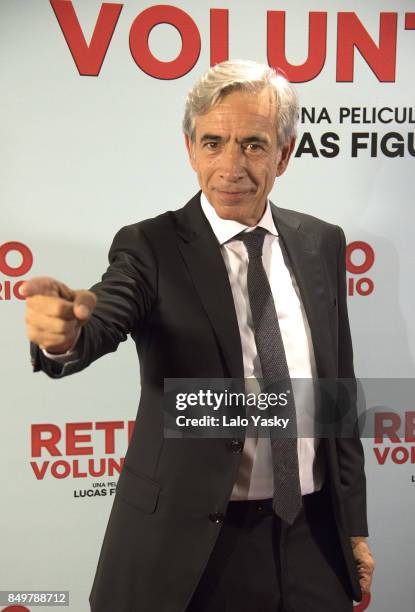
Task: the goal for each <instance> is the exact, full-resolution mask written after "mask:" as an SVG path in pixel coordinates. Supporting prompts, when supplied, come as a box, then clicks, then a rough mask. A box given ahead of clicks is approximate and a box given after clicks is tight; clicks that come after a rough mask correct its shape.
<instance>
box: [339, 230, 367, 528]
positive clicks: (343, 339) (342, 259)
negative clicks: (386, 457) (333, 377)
mask: <svg viewBox="0 0 415 612" xmlns="http://www.w3.org/2000/svg"><path fill="white" fill-rule="evenodd" d="M338 230H339V233H340V248H339V257H338V305H339V306H338V307H339V345H338V346H339V349H338V350H339V354H338V372H339V374H338V375H339V378H340V379H342V378H343V379H347V381H348V386H349V388H350V381H351V382H352V386H353V391H354V392H353V395H352V398H351V400H352V403H353V405H352V409H353V410H354V409H355V406H356V393H355V390H356V384H355V374H354V369H353V348H352V339H351V334H350V326H349V317H348V313H347V290H346V239H345V236H344V232H343V230H342V229H341V228H340V227H339V228H338ZM355 418H357V414H356V413H355ZM336 446H337V456H338V464H339V473H340V483H341V493H342V499H343V507H344V514H345V516H344V519H345V522H346V525H345V527H346V530H347V532H348V535H349V536H366V535H368V527H367V511H366V477H365V471H364V452H363V446H362V442H361V440H360V437H359V431H358V427H357V423H356V427H355V431H354V436H353V437H351V436H349V437H339V438H337V439H336Z"/></svg>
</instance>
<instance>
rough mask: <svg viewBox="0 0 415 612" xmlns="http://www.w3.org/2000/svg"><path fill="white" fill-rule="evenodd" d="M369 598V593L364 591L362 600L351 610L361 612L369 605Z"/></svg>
mask: <svg viewBox="0 0 415 612" xmlns="http://www.w3.org/2000/svg"><path fill="white" fill-rule="evenodd" d="M370 599H371V597H370V593H365V595H363V599H362V601H361V602H360V603H358V604H356V605H355V606H354V607H353V612H363V611H364V610H367V609H368V607H369V605H370Z"/></svg>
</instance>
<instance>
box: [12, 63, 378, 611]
mask: <svg viewBox="0 0 415 612" xmlns="http://www.w3.org/2000/svg"><path fill="white" fill-rule="evenodd" d="M297 114H298V103H297V98H296V95H295V93H294V91H293V89H292V88H291V86H290V84H289V83H288V81H287V80H286V79H285V78H284V77H283V76H281V75H277V74H276V73H275V71H273V70H272V69H270V68H268V67H267V66H263V65H260V64H256V63H253V62H241V61H236V62H224V63H222V64H218V65H217V66H215V67H214V68H212V69H210V70H209V71H208V72H207V73H206V74H205V75H204V76H203V77H202V78H201V79H200V81H199V82H198V83H196V85H195V86H194V87H193V89H192V91H191V92H190V94H189V96H188V99H187V103H186V112H185V119H184V122H183V125H184V132H185V140H186V146H187V149H188V152H189V159H190V163H191V164H192V167H193V169H194V170H195V172H196V173H197V176H198V180H199V184H200V187H201V190H202V191H201V192H200V193H198V194H197V195H196V196H195V197H193V198H192V199H191V200H190V202H188V203H187V204H186V206H184V207H183V208H181V209H179V210H177V211H174V212H166V213H164V214H163V215H160V216H158V217H156V218H154V219H149V220H146V221H142V222H139V223H136V224H134V225H130V226H127V227H124V228H122V229H121V230H120V231H119V232H118V234H117V235H116V236H115V238H114V241H113V244H112V246H111V249H110V253H109V262H110V265H109V268H108V270H107V271H106V273H105V274H104V275H103V278H102V281H101V282H99V283H98V284H96V285H95V286H94V287H92V288H91V290H90V291H89V292H88V291H72V290H71V289H69V288H68V287H66V286H65V285H63V284H62V283H60V282H59V281H56V280H54V279H49V278H37V279H33V280H31V281H29V282H28V283H27V284H26V285H25V287H24V291H25V294H26V296H27V315H26V320H27V326H28V336H29V338H30V340H31V341H32V355H33V363H34V369H35V370H39V369H42V370H43V371H45V372H46V373H47V374H48V375H49V376H52V377H55V378H59V377H61V376H65V375H68V374H72V373H74V372H77V371H79V370H81V369H83V368H85V367H86V366H88V365H89V364H90V363H91V362H92V361H94V360H95V359H97V358H99V357H100V356H101V355H103V354H105V353H108V352H110V351H114V350H115V349H116V348H117V346H118V344H119V342H120V341H123V340H125V339H126V337H127V334H131V335H132V337H133V339H134V341H135V342H136V344H137V352H138V356H139V359H140V364H141V386H142V393H141V400H140V406H139V411H138V420H137V426H136V428H135V431H134V435H133V437H132V440H131V443H130V446H129V449H128V452H127V455H126V459H125V465H124V469H123V471H122V473H121V475H120V479H119V483H118V487H117V495H116V498H115V501H114V505H113V509H112V512H111V516H110V519H109V523H108V528H107V531H106V534H105V538H104V543H103V546H102V550H101V555H100V559H99V563H98V568H97V572H96V576H95V581H94V585H93V588H92V592H91V597H90V601H91V610H92V611H93V612H110V611H111V612H113V611H114V610H116V611H117V612H133V611H137V612H138V611H140V612H184V611H186V612H213V611H214V612H225V611H226V612H233V611H235V612H236V611H238V612H241V611H242V612H243V611H246V612H248V611H252V612H254V611H255V612H258V611H264V612H271V611H272V612H275V611H277V610H284V611H286V612H288V611H291V612H332V611H333V610H336V612H343V611H344V612H346V611H350V610H351V609H352V600H353V598H355V599H360V597H361V589H362V590H363V591H368V590H369V589H370V583H371V575H372V571H373V559H372V557H371V555H370V551H369V549H368V546H367V543H366V536H367V524H366V494H365V476H364V468H363V464H364V461H363V451H362V446H361V443H360V440H359V439H358V438H352V439H330V440H329V439H323V440H319V441H318V440H316V439H313V438H299V439H298V441H297V442H296V447H295V448H294V455H293V454H291V455H287V457H284V456H280V457H276V455H277V454H278V453H277V452H276V451H275V448H276V447H274V446H273V445H274V442H272V443H271V441H270V439H269V438H266V437H264V438H257V439H256V438H254V437H252V438H246V439H239V438H235V439H231V440H225V439H212V438H209V439H172V438H165V437H164V435H163V424H164V423H163V383H164V379H165V378H185V377H186V378H231V377H232V378H252V377H255V378H261V377H264V378H265V372H266V371H267V372H270V373H271V375H272V372H273V369H272V368H273V367H275V368H277V369H276V370H275V372H276V374H275V375H276V376H277V375H280V374H278V372H280V373H281V372H285V371H286V372H287V375H289V376H290V377H292V378H294V377H295V378H313V377H317V376H318V377H320V378H333V379H334V378H353V377H354V372H353V356H352V346H351V339H350V331H349V324H348V317H347V308H346V290H345V268H344V249H345V240H344V234H343V232H342V230H341V229H340V228H339V227H337V226H334V225H331V224H328V223H325V222H323V221H320V220H318V219H315V218H314V217H310V216H308V215H304V214H300V213H296V212H293V211H289V210H284V209H281V208H277V207H276V206H274V205H273V204H271V203H270V202H269V200H268V194H269V192H270V191H271V189H272V187H273V184H274V181H275V178H276V177H279V176H281V175H282V174H283V173H284V172H285V170H286V168H287V165H288V162H289V160H290V156H291V154H292V151H293V148H294V144H295V134H296V132H295V130H296V118H297ZM257 228H259V229H257ZM251 233H252V234H251ZM249 234H251V236H249ZM265 307H266V310H267V313H266V316H265V315H264V314H263V312H262V311H263V310H264V308H265ZM264 326H265V327H264ZM267 326H268V327H267ZM40 347H41V348H40ZM273 347H274V348H273ZM276 355H277V358H275V356H276ZM273 364H274V365H273ZM296 409H297V411H299V410H301V405H296ZM284 448H287V450H286V452H287V453H292V452H293V448H292V446H291V448H290V449H289V448H288V447H284V446H281V447H279V449H280V455H284V453H285V450H284V452H282V451H281V449H284ZM287 458H288V460H287ZM284 461H285V464H284ZM278 462H281V463H278ZM284 465H285V467H282V466H284ZM278 466H280V467H278ZM293 468H294V469H293ZM284 470H285V472H284V474H285V480H284V478H281V475H282V476H284V474H282V472H283V471H284ZM287 474H288V475H289V477H287ZM359 583H360V584H359Z"/></svg>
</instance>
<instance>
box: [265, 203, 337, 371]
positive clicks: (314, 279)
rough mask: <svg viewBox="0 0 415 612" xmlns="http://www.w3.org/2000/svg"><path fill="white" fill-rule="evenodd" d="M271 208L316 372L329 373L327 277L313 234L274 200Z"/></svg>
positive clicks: (330, 350)
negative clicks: (304, 320)
mask: <svg viewBox="0 0 415 612" xmlns="http://www.w3.org/2000/svg"><path fill="white" fill-rule="evenodd" d="M271 209H272V214H273V217H274V221H275V224H276V226H277V229H278V233H279V235H280V236H281V238H282V242H283V246H284V247H285V250H286V252H287V254H288V258H289V261H290V264H291V267H292V270H293V273H294V276H295V278H296V280H297V284H298V287H299V290H300V294H301V298H302V302H303V305H304V309H305V312H306V315H307V320H308V324H309V327H310V332H311V338H312V341H313V348H314V355H315V359H316V365H317V375H318V376H319V377H326V376H332V375H334V374H333V364H334V363H336V360H335V358H334V357H335V356H334V354H333V342H332V338H331V335H330V330H329V326H328V320H329V312H328V308H327V305H328V297H327V287H326V285H327V281H325V277H324V275H323V270H322V267H321V260H320V256H319V254H318V250H317V245H316V237H315V235H314V234H312V233H310V232H307V233H306V232H304V231H302V229H301V223H300V221H299V219H298V218H297V217H296V215H295V213H291V211H283V210H281V209H279V208H277V207H276V206H274V205H273V204H272V205H271Z"/></svg>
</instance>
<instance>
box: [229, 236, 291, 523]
mask: <svg viewBox="0 0 415 612" xmlns="http://www.w3.org/2000/svg"><path fill="white" fill-rule="evenodd" d="M266 233H267V232H266V230H265V229H263V228H256V229H255V230H253V231H252V232H245V233H243V234H239V236H238V238H240V239H241V240H242V241H243V242H244V244H245V246H246V249H247V251H248V258H249V262H248V275H247V283H248V296H249V303H250V306H251V312H252V319H253V324H254V334H255V343H256V347H257V351H258V356H259V360H260V362H261V369H262V379H263V383H264V389H265V390H267V389H268V391H269V390H270V387H271V389H272V385H273V384H275V383H278V380H279V379H284V388H285V390H287V389H289V390H290V394H289V396H288V398H289V401H288V404H287V406H285V407H284V408H283V410H284V414H282V413H280V414H279V416H281V417H283V418H289V419H290V437H278V438H274V437H273V436H272V435H271V449H272V464H273V465H272V467H273V476H274V496H273V509H274V512H275V514H277V515H278V516H279V517H280V518H282V519H283V520H284V521H286V522H287V523H289V524H292V523H293V522H294V520H295V517H296V516H297V514H298V512H299V510H300V508H301V504H302V498H301V489H300V479H299V471H298V453H297V437H296V433H297V427H296V416H295V404H294V396H293V393H292V387H291V381H290V374H289V370H288V365H287V359H286V357H285V350H284V344H283V341H282V337H281V331H280V326H279V323H278V317H277V313H276V310H275V304H274V300H273V297H272V292H271V287H270V284H269V281H268V277H267V275H266V272H265V269H264V266H263V265H262V247H263V244H264V238H265V234H266Z"/></svg>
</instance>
